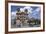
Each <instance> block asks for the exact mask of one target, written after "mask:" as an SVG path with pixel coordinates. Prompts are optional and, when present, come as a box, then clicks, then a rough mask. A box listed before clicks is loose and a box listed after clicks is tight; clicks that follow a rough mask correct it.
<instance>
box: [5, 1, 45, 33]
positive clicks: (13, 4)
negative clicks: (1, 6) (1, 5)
mask: <svg viewBox="0 0 46 34" xmlns="http://www.w3.org/2000/svg"><path fill="white" fill-rule="evenodd" d="M18 7H19V9H20V10H21V11H22V10H23V9H29V10H30V9H31V8H33V9H31V10H32V11H33V10H35V11H36V13H37V11H38V12H39V13H38V14H36V15H39V16H36V18H38V19H39V18H40V20H38V23H39V25H38V24H37V25H34V23H33V25H32V24H30V23H28V24H29V26H30V27H27V25H26V26H22V25H21V27H20V26H19V27H18V24H17V26H16V25H15V27H14V26H13V25H14V24H13V23H12V24H13V25H12V24H11V22H12V21H11V20H12V17H11V16H12V14H15V13H16V12H14V11H16V10H17V9H16V8H18ZM30 7H31V8H30ZM36 8H37V9H36ZM39 10H40V11H39ZM12 11H13V12H12ZM30 12H31V11H29V13H30ZM29 13H28V14H29ZM31 13H33V14H35V12H31ZM17 15H18V14H17ZM20 15H21V14H20ZM22 15H23V13H22ZM24 15H25V14H24ZM29 16H30V15H29ZM30 17H31V16H30ZM30 17H28V19H30ZM32 17H34V15H33V16H32ZM23 19H24V18H23ZM18 20H19V19H18ZM28 21H29V20H28ZM17 22H18V21H17ZM19 22H20V21H19ZM23 22H26V21H23ZM31 22H32V21H31ZM33 22H34V21H33ZM24 24H25V23H24ZM26 24H27V23H26ZM35 27H36V28H35ZM40 27H41V28H40ZM42 31H45V4H44V2H26V1H6V2H5V34H8V33H24V32H42Z"/></svg>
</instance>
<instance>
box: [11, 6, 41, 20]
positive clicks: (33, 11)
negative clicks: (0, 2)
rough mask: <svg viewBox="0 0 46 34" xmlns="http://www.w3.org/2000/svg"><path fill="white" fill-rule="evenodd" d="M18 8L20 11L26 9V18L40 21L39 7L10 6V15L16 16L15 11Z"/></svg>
mask: <svg viewBox="0 0 46 34" xmlns="http://www.w3.org/2000/svg"><path fill="white" fill-rule="evenodd" d="M17 8H20V9H22V10H24V9H28V14H29V15H28V17H29V18H31V17H33V18H35V19H40V11H41V10H40V7H39V6H11V13H12V15H14V16H15V15H16V9H17Z"/></svg>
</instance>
